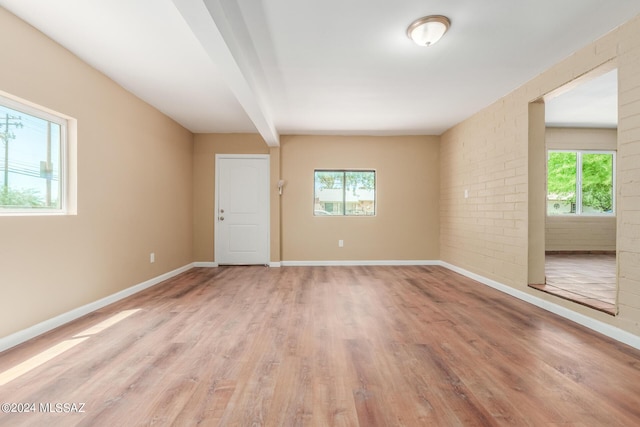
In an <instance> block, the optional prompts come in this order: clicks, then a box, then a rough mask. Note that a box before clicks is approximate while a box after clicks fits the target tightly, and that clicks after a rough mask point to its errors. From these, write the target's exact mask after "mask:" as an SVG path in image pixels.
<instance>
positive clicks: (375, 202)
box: [313, 168, 378, 218]
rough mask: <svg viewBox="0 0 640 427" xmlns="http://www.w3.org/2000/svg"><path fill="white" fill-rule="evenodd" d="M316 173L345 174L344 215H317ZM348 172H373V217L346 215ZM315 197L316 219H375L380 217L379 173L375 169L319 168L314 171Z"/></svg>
mask: <svg viewBox="0 0 640 427" xmlns="http://www.w3.org/2000/svg"><path fill="white" fill-rule="evenodd" d="M316 172H341V173H343V174H344V177H345V181H344V182H343V186H342V212H343V213H342V214H335V215H318V214H316V210H315V194H316V179H315V176H316ZM348 172H372V173H373V177H374V187H373V195H374V200H373V215H349V214H347V213H346V205H347V196H346V191H347V188H346V174H347V173H348ZM313 195H314V197H313V198H314V200H313V202H314V210H313V216H315V217H320V218H322V217H325V216H327V217H338V218H372V217H375V216H376V215H378V172H377V171H376V170H375V169H323V168H318V169H314V170H313Z"/></svg>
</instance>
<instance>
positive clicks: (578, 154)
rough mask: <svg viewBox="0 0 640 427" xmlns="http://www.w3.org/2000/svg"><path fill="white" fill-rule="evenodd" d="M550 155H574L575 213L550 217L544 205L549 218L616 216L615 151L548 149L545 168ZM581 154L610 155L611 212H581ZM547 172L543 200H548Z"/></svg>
mask: <svg viewBox="0 0 640 427" xmlns="http://www.w3.org/2000/svg"><path fill="white" fill-rule="evenodd" d="M551 153H576V211H575V213H570V214H557V215H550V214H549V212H548V210H547V205H546V203H545V213H546V215H547V216H549V217H572V216H583V217H586V216H603V217H612V216H613V217H615V216H616V151H615V150H555V149H549V150H547V165H546V166H545V168H548V165H549V156H550V154H551ZM583 154H610V155H612V165H611V168H612V175H613V176H612V177H611V185H612V190H611V192H612V195H611V212H610V213H609V212H602V213H597V212H589V213H583V212H582V155H583ZM548 180H549V171H548V170H547V174H546V177H545V183H546V185H545V191H546V195H545V200H546V201H547V200H549V199H548V198H549V187H548Z"/></svg>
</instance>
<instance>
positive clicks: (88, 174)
mask: <svg viewBox="0 0 640 427" xmlns="http://www.w3.org/2000/svg"><path fill="white" fill-rule="evenodd" d="M0 50H1V51H2V55H3V58H5V59H6V60H4V61H3V62H2V66H1V67H0V91H3V92H6V93H8V94H11V95H13V96H16V97H20V98H23V99H26V100H28V101H30V102H33V103H36V104H39V105H42V106H44V107H47V108H49V109H52V110H54V111H57V112H60V113H63V114H65V115H68V116H70V117H73V118H75V119H77V124H78V126H77V162H78V163H77V164H78V173H77V177H78V192H77V215H72V216H32V217H6V216H2V217H0V236H2V237H1V239H2V244H1V245H0V288H1V289H2V298H0V319H1V321H0V337H3V336H6V335H9V334H11V333H13V332H16V331H18V330H22V329H24V328H27V327H29V326H32V325H34V324H36V323H38V322H41V321H44V320H47V319H49V318H52V317H54V316H56V315H59V314H61V313H64V312H67V311H69V310H71V309H74V308H77V307H79V306H82V305H84V304H87V303H90V302H93V301H95V300H98V299H100V298H102V297H105V296H107V295H110V294H113V293H115V292H117V291H119V290H122V289H125V288H128V287H130V286H132V285H136V284H138V283H141V282H143V281H145V280H148V279H151V278H153V277H157V276H159V275H161V274H163V273H166V272H168V271H171V270H174V269H176V268H179V267H182V266H184V265H187V264H189V263H190V262H192V260H193V259H192V258H193V257H192V228H191V224H192V221H191V218H192V215H193V214H192V195H191V170H192V149H193V146H192V135H191V133H189V132H188V131H187V130H185V129H184V128H182V127H181V126H179V125H178V124H176V123H175V122H173V121H172V120H170V119H169V118H167V117H166V116H164V115H163V114H161V113H159V112H158V111H157V110H155V109H153V108H151V107H150V106H149V105H147V104H145V103H144V102H142V101H140V100H139V99H138V98H136V97H134V96H133V95H131V94H130V93H128V92H126V91H125V90H124V89H122V88H121V87H120V86H118V85H117V84H115V83H114V82H113V81H111V80H109V79H108V78H107V77H105V76H104V75H102V74H100V73H99V72H97V71H96V70H94V69H93V68H91V67H89V66H88V65H86V64H85V63H83V62H82V61H80V60H79V59H78V58H77V57H75V56H73V55H72V54H71V53H69V52H68V51H67V50H65V49H63V48H62V47H60V46H59V45H57V44H56V43H54V42H53V41H51V40H50V39H48V38H47V37H45V36H44V35H43V34H41V33H40V32H38V31H36V30H35V29H33V27H31V26H29V25H27V24H25V23H24V22H22V21H21V20H19V19H18V18H16V17H15V16H13V15H11V14H10V13H8V12H7V11H6V10H4V9H2V8H0ZM151 252H155V254H156V262H155V263H154V264H150V263H149V254H150V253H151Z"/></svg>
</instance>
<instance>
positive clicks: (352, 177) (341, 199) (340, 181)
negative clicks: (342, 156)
mask: <svg viewBox="0 0 640 427" xmlns="http://www.w3.org/2000/svg"><path fill="white" fill-rule="evenodd" d="M314 175H315V195H314V210H313V214H314V215H316V216H325V215H347V216H363V215H365V216H371V215H375V214H376V173H375V171H372V170H316V171H315V174H314Z"/></svg>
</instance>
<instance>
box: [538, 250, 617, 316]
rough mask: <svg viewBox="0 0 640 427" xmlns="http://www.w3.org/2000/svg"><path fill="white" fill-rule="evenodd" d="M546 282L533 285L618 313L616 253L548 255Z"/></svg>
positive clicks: (581, 302) (546, 257) (610, 312)
mask: <svg viewBox="0 0 640 427" xmlns="http://www.w3.org/2000/svg"><path fill="white" fill-rule="evenodd" d="M545 274H546V283H545V284H541V285H537V284H532V285H529V286H531V287H532V288H535V289H538V290H541V291H543V292H547V293H549V294H553V295H556V296H559V297H560V298H564V299H567V300H570V301H573V302H577V303H578V304H582V305H585V306H587V307H591V308H594V309H596V310H599V311H602V312H605V313H607V314H611V315H612V316H615V315H616V314H617V308H616V294H617V283H616V255H615V253H612V254H608V253H607V254H591V253H587V254H579V253H578V254H575V253H558V254H547V255H546V256H545Z"/></svg>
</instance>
